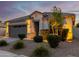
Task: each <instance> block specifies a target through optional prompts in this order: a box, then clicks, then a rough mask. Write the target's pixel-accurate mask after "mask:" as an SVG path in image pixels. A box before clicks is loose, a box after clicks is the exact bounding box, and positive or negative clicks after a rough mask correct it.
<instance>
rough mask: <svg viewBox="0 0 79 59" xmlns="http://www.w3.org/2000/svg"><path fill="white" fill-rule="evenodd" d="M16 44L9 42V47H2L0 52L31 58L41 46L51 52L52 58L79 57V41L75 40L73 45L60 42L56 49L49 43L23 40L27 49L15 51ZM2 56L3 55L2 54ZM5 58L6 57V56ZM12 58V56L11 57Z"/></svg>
mask: <svg viewBox="0 0 79 59" xmlns="http://www.w3.org/2000/svg"><path fill="white" fill-rule="evenodd" d="M15 42H16V40H14V41H12V42H11V43H10V42H9V45H8V46H5V47H0V50H2V51H8V52H11V53H14V54H17V55H24V56H28V57H29V56H31V54H32V52H33V50H34V49H35V48H36V47H39V46H40V45H43V46H44V47H46V48H47V49H48V50H49V51H50V56H51V57H79V40H77V39H76V40H73V42H72V43H68V42H60V44H59V46H58V47H57V48H56V49H54V48H50V46H49V45H48V43H45V42H43V43H35V42H33V41H31V40H23V42H24V43H25V48H23V49H19V50H15V49H13V44H14V43H15ZM0 54H1V53H0ZM4 56H5V55H4ZM11 57H12V56H11Z"/></svg>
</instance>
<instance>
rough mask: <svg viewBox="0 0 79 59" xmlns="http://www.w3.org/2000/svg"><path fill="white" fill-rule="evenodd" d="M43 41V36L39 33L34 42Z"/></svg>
mask: <svg viewBox="0 0 79 59" xmlns="http://www.w3.org/2000/svg"><path fill="white" fill-rule="evenodd" d="M42 41H43V37H42V36H39V35H37V36H35V37H34V42H42Z"/></svg>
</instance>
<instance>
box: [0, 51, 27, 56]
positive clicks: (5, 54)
mask: <svg viewBox="0 0 79 59" xmlns="http://www.w3.org/2000/svg"><path fill="white" fill-rule="evenodd" d="M0 57H26V56H24V55H17V54H14V53H11V52H8V51H3V50H0Z"/></svg>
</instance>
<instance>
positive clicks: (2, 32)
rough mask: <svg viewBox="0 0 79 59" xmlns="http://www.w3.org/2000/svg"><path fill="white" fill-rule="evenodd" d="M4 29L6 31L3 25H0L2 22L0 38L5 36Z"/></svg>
mask: <svg viewBox="0 0 79 59" xmlns="http://www.w3.org/2000/svg"><path fill="white" fill-rule="evenodd" d="M5 29H6V26H5V24H4V23H2V21H0V37H3V36H5Z"/></svg>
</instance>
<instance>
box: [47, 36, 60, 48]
mask: <svg viewBox="0 0 79 59" xmlns="http://www.w3.org/2000/svg"><path fill="white" fill-rule="evenodd" d="M47 41H48V43H49V45H50V47H52V48H56V47H57V46H58V45H59V42H60V41H61V37H60V36H58V35H48V37H47Z"/></svg>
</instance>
